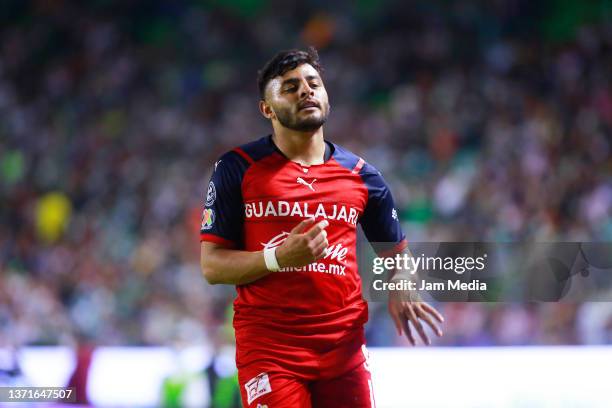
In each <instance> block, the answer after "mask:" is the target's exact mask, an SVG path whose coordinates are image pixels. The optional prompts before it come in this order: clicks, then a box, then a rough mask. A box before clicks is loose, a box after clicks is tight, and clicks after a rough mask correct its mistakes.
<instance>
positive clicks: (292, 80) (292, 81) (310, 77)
mask: <svg viewBox="0 0 612 408" xmlns="http://www.w3.org/2000/svg"><path fill="white" fill-rule="evenodd" d="M313 79H316V80H318V79H319V77H318V76H316V75H307V76H306V80H307V81H312V80H313ZM299 82H300V80H299V79H298V78H289V79H285V80H284V81H283V82H282V83H281V86H284V85H287V84H297V83H299Z"/></svg>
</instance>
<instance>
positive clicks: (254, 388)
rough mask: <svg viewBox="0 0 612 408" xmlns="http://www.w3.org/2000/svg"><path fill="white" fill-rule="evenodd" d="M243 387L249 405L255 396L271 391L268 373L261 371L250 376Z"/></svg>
mask: <svg viewBox="0 0 612 408" xmlns="http://www.w3.org/2000/svg"><path fill="white" fill-rule="evenodd" d="M244 388H245V389H246V393H247V399H248V403H249V405H251V402H253V401H255V400H256V399H257V398H259V397H261V396H262V395H265V394H268V393H270V392H272V386H271V385H270V378H269V377H268V373H261V374H258V375H257V376H256V377H253V378H251V379H250V380H249V381H248V382H247V383H246V384H244Z"/></svg>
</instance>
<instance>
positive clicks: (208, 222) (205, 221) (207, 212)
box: [200, 208, 215, 230]
mask: <svg viewBox="0 0 612 408" xmlns="http://www.w3.org/2000/svg"><path fill="white" fill-rule="evenodd" d="M214 223H215V211H214V210H213V209H211V208H206V209H204V211H203V212H202V226H201V227H200V228H201V229H203V230H209V229H211V228H212V227H213V224H214Z"/></svg>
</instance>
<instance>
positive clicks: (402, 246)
mask: <svg viewBox="0 0 612 408" xmlns="http://www.w3.org/2000/svg"><path fill="white" fill-rule="evenodd" d="M407 246H408V241H407V240H406V239H405V238H404V239H402V240H401V241H400V242H398V243H397V244H396V245H395V246H394V247H393V248H391V249H390V250H388V251H384V252H382V253H380V254H378V256H380V257H383V258H386V257H389V256H393V255H395V254H398V253H400V252H402V251H403V250H404V249H406V247H407Z"/></svg>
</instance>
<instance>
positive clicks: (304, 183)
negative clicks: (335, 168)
mask: <svg viewBox="0 0 612 408" xmlns="http://www.w3.org/2000/svg"><path fill="white" fill-rule="evenodd" d="M315 181H317V179H314V180H312V181H311V182H310V183H308V182H307V181H306V180H304V179H303V178H301V177H298V178H297V183H298V184H302V185H304V186H306V187H308V188H309V189H311V190H312V191H315V189H314V187H313V186H312V185H313V183H314V182H315Z"/></svg>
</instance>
